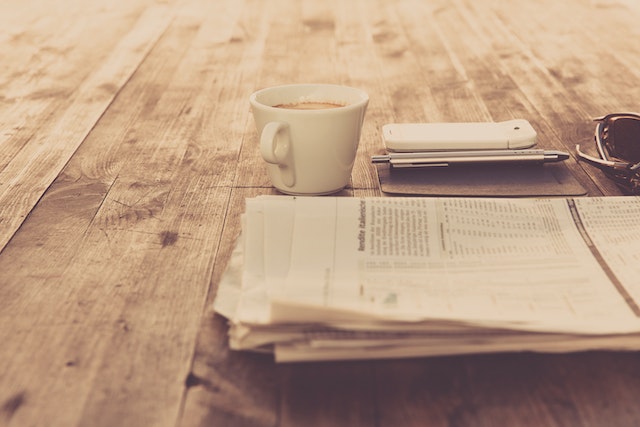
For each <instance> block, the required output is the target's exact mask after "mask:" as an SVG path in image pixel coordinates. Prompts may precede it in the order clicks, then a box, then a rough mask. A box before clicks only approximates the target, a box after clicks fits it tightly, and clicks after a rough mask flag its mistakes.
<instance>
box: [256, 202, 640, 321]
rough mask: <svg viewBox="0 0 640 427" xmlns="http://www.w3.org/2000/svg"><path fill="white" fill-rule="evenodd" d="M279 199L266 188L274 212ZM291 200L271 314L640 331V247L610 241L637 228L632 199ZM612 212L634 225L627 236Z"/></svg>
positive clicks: (278, 316)
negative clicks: (639, 255)
mask: <svg viewBox="0 0 640 427" xmlns="http://www.w3.org/2000/svg"><path fill="white" fill-rule="evenodd" d="M273 199H274V198H272V197H269V196H267V197H265V198H262V200H261V202H262V204H261V206H262V208H263V209H264V210H265V211H270V210H271V207H270V205H271V203H272V201H273ZM275 204H282V201H278V202H275ZM628 204H631V206H627V207H628V210H629V214H628V215H626V216H625V215H624V214H622V213H621V212H624V211H623V208H624V207H625V206H626V205H628ZM603 206H605V207H606V208H603ZM288 208H289V209H293V213H292V215H291V216H290V217H289V218H290V219H292V222H291V223H290V225H289V227H290V229H291V231H290V233H289V234H287V235H286V238H287V239H290V241H289V242H287V243H286V244H285V243H282V241H281V242H280V243H279V245H280V247H282V246H283V245H284V246H288V245H290V246H288V247H287V254H288V255H289V256H290V259H289V263H288V268H285V267H283V265H282V264H281V265H280V266H279V269H280V270H279V271H280V278H279V279H278V280H276V281H271V282H270V284H269V290H268V293H269V297H268V299H269V303H270V316H271V320H272V321H276V322H295V321H304V320H309V318H311V317H314V316H315V317H316V318H317V316H320V315H323V316H324V319H334V320H336V321H337V320H340V319H343V320H344V319H348V318H349V316H352V315H354V314H356V315H361V316H364V317H371V318H373V317H377V318H383V319H388V320H398V321H420V320H429V319H431V320H434V319H443V320H446V319H449V320H457V321H468V322H472V323H484V324H486V325H499V326H500V327H503V326H505V325H507V324H508V325H510V326H511V327H520V328H524V329H527V328H530V329H531V330H546V331H558V332H578V333H579V332H589V333H620V332H633V331H638V330H640V321H639V320H638V310H637V308H636V305H635V299H634V297H635V296H636V295H637V294H638V292H639V290H638V289H635V287H638V285H635V283H636V282H637V280H636V281H634V277H636V278H637V277H638V275H637V271H634V270H633V269H632V268H631V269H630V268H629V266H630V265H632V266H634V267H633V268H636V267H635V266H636V265H638V264H637V259H635V258H634V257H636V255H635V254H630V253H629V252H633V251H628V250H627V251H625V250H624V248H621V249H620V251H619V252H620V253H617V252H615V251H613V250H611V248H612V247H615V246H616V245H617V244H618V243H619V241H620V240H622V239H623V237H624V238H628V236H629V235H634V234H630V232H629V229H630V228H633V229H634V230H635V231H632V232H631V233H636V234H637V233H638V230H637V229H638V226H637V225H635V224H634V223H633V221H632V217H633V215H634V212H635V215H636V217H637V214H638V212H639V211H640V206H638V205H637V202H636V204H633V203H630V202H629V200H628V199H627V198H611V197H609V198H606V200H604V199H602V200H598V199H584V200H582V199H577V200H573V199H491V198H487V199H484V198H483V199H478V198H369V199H360V198H331V197H327V198H305V197H297V198H293V203H290V204H289V205H288ZM266 217H267V215H265V218H266ZM270 217H272V218H273V217H278V216H277V215H271V216H270ZM603 221H604V222H607V224H609V222H611V223H615V224H616V227H618V230H624V229H626V230H627V233H622V232H620V233H619V235H617V236H618V237H616V235H613V234H611V233H610V232H608V231H605V229H604V228H602V227H601V225H600V223H601V222H603ZM279 224H280V225H279V226H280V228H281V229H283V228H286V224H284V222H283V221H280V222H279ZM263 227H264V229H265V230H266V229H269V228H270V224H267V223H265V224H263ZM610 228H611V227H610ZM621 236H622V237H621ZM283 240H285V239H283ZM636 241H637V240H636ZM269 246H270V243H269V242H265V249H264V251H265V254H266V253H269V252H270V249H269ZM603 254H606V255H603ZM279 261H280V262H282V258H280V259H279ZM285 271H286V273H284V272H285Z"/></svg>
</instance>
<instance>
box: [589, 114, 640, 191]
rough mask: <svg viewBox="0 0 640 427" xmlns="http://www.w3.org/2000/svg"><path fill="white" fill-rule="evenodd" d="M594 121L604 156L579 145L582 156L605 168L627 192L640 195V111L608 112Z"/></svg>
mask: <svg viewBox="0 0 640 427" xmlns="http://www.w3.org/2000/svg"><path fill="white" fill-rule="evenodd" d="M594 121H596V122H598V125H597V126H596V134H595V140H596V147H597V149H598V153H599V154H600V158H599V159H598V158H596V157H593V156H590V155H588V154H585V153H583V152H582V151H580V145H576V151H577V153H578V159H579V160H583V161H585V162H587V163H589V164H590V165H593V166H595V167H597V168H599V169H600V170H602V171H603V172H604V173H605V175H607V177H608V178H610V179H611V180H613V181H614V182H615V183H616V184H617V185H618V187H620V189H621V190H622V191H623V192H625V193H627V194H636V195H640V114H637V113H615V114H608V115H606V116H604V117H599V118H597V119H594Z"/></svg>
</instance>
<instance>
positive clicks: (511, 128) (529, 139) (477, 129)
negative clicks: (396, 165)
mask: <svg viewBox="0 0 640 427" xmlns="http://www.w3.org/2000/svg"><path fill="white" fill-rule="evenodd" d="M536 136H537V134H536V131H535V130H534V129H533V127H532V126H531V124H530V123H529V122H528V121H526V120H522V119H516V120H508V121H504V122H470V123H391V124H386V125H384V126H382V137H383V139H384V145H385V147H386V149H387V151H397V152H415V151H450V150H493V149H497V150H498V149H499V150H507V149H523V148H529V147H533V146H534V145H535V144H536Z"/></svg>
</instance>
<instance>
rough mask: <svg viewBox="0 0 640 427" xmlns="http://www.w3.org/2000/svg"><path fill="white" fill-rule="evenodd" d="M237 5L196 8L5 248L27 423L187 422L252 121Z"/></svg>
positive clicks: (5, 353)
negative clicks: (211, 291)
mask: <svg viewBox="0 0 640 427" xmlns="http://www.w3.org/2000/svg"><path fill="white" fill-rule="evenodd" d="M236 5H237V3H235V2H232V1H229V2H227V3H224V4H222V3H217V4H213V5H210V10H209V11H208V13H202V12H203V9H202V8H200V7H197V6H199V4H198V3H197V2H194V3H192V4H191V7H190V8H186V9H183V10H181V12H180V14H179V16H177V17H176V19H175V21H174V22H173V24H172V26H171V28H170V29H169V30H168V31H167V33H166V34H165V35H164V36H163V37H162V39H161V40H160V41H159V43H158V45H157V47H156V48H155V49H154V50H152V51H151V53H150V54H149V57H148V58H147V60H146V61H145V63H144V64H143V65H142V66H141V67H140V68H139V70H138V71H137V72H136V73H135V75H134V76H133V77H132V78H131V80H130V81H129V83H128V85H127V86H126V87H125V89H123V90H122V91H121V93H120V94H119V96H118V98H117V100H116V101H115V102H114V103H113V105H112V106H111V108H110V109H109V111H108V112H107V113H106V114H105V115H104V117H103V118H102V120H101V121H100V122H99V123H98V124H97V125H96V127H95V128H94V130H93V131H92V132H91V134H90V135H89V137H88V138H87V139H86V140H85V142H84V143H83V144H82V146H81V147H80V148H79V149H78V152H77V153H76V155H75V156H74V157H73V159H72V160H71V162H70V163H69V165H68V166H67V167H66V168H65V170H64V171H63V173H62V174H61V175H60V178H59V179H58V180H57V181H56V182H55V184H54V185H53V186H52V188H51V190H50V191H49V192H48V193H47V195H46V196H45V198H44V199H43V201H42V203H40V204H39V205H38V207H37V208H36V209H35V210H34V211H33V213H32V214H31V215H30V217H29V219H28V220H27V221H26V222H25V224H24V225H23V227H22V229H21V233H20V234H19V236H18V237H15V238H14V239H13V240H12V241H11V243H10V244H9V245H7V247H6V249H5V251H4V252H3V256H2V258H0V263H1V264H2V267H1V269H2V271H6V272H7V276H4V277H7V278H8V277H10V278H11V280H7V281H3V282H4V283H3V284H2V286H1V287H0V292H1V293H2V297H0V300H1V301H2V304H3V310H1V314H0V316H2V323H6V324H8V321H9V319H11V318H13V317H18V318H19V319H21V321H19V322H13V323H12V324H13V325H14V328H15V329H14V330H13V331H11V334H10V336H3V337H2V338H3V346H2V347H1V348H0V358H1V359H2V360H3V361H5V362H6V363H5V367H6V369H7V371H6V372H5V373H4V375H3V382H4V381H6V383H8V384H12V387H11V389H3V390H2V391H1V392H0V393H1V394H0V402H5V401H12V400H11V399H14V400H15V399H16V398H17V397H20V396H22V397H21V399H20V405H19V409H17V410H16V411H15V413H14V414H13V418H12V422H14V423H16V424H17V425H20V424H23V425H24V424H31V423H33V424H37V423H39V422H43V420H49V419H56V420H58V421H59V422H60V423H61V424H65V425H74V424H91V425H150V424H154V425H173V424H174V423H175V421H176V419H177V417H178V414H179V411H180V406H181V397H182V395H183V393H184V389H185V381H186V378H187V374H188V371H189V367H190V364H191V358H192V351H193V345H194V341H195V337H196V332H197V329H198V326H199V324H200V319H201V315H202V309H203V307H204V301H205V299H206V295H207V291H208V288H209V282H210V280H211V274H212V268H213V264H212V263H213V259H214V257H215V253H216V251H217V245H218V241H219V239H220V233H221V230H222V228H223V226H224V224H225V221H226V220H225V217H226V212H227V210H226V207H227V203H228V198H229V193H230V186H231V184H232V183H233V180H234V176H235V173H236V171H235V168H234V163H233V159H234V158H236V157H237V153H238V150H239V146H240V143H239V141H240V139H238V142H237V143H235V144H231V143H230V142H229V140H230V138H229V135H230V134H232V133H233V126H231V127H229V124H230V123H233V122H235V121H239V122H240V123H242V124H244V122H246V120H247V117H246V114H247V112H246V109H245V108H244V107H240V106H239V105H238V104H237V103H236V102H235V99H236V96H237V93H236V92H235V91H229V92H226V93H224V92H225V90H226V88H227V87H228V86H234V87H236V89H237V90H241V88H240V87H238V86H235V85H234V84H233V83H229V81H233V80H235V78H236V73H235V71H234V70H233V69H226V73H225V74H223V73H220V71H221V70H222V69H223V68H222V66H221V65H220V66H216V67H211V64H218V63H219V64H229V63H230V62H229V61H230V60H232V59H233V58H232V56H231V55H232V54H233V53H234V52H237V50H232V49H227V48H226V46H227V43H226V42H225V41H223V40H228V37H231V30H232V29H233V28H234V27H233V23H232V22H228V23H226V24H225V25H220V24H221V23H222V21H223V20H224V16H227V15H225V14H224V13H220V12H221V11H222V12H225V13H226V12H227V11H233V10H234V8H235V7H236ZM212 36H214V37H212ZM218 36H221V40H220V42H219V43H218V44H216V45H214V46H213V47H212V46H211V40H212V39H214V38H215V37H218ZM224 76H226V79H227V81H226V82H224V81H223V82H220V84H217V83H218V80H217V79H222V80H224V78H223V77H224ZM202 82H207V83H205V84H204V85H203V83H202ZM241 110H242V112H243V113H242V114H244V116H243V115H242V114H238V112H239V111H241ZM124 111H126V113H124V114H123V112H124ZM211 117H217V118H219V119H220V120H221V121H217V120H216V121H211V120H210V118H211ZM240 129H242V128H240ZM225 160H226V161H225ZM52 218H54V219H55V220H57V221H56V224H55V225H54V224H52ZM58 220H59V222H58ZM34 254H36V256H35V257H34V256H33V255H34ZM40 261H43V263H42V264H40ZM114 266H117V267H118V268H113V267H114ZM61 284H63V285H64V286H60V285H61ZM2 332H3V334H5V333H8V332H9V331H6V330H4V331H2ZM96 378H99V379H100V380H99V381H96ZM42 379H47V380H46V381H44V384H43V381H42ZM52 395H54V396H62V397H61V398H59V399H56V400H52V399H51V398H50V397H51V396H52ZM142 408H143V409H144V410H141V409H142ZM38 420H39V421H38Z"/></svg>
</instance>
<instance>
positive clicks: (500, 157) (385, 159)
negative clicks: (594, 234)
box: [371, 149, 569, 168]
mask: <svg viewBox="0 0 640 427" xmlns="http://www.w3.org/2000/svg"><path fill="white" fill-rule="evenodd" d="M568 158H569V153H565V152H564V151H548V150H537V149H535V150H474V151H431V152H415V153H389V154H383V155H379V156H372V157H371V161H372V162H373V163H390V164H391V166H394V167H404V168H407V167H425V166H449V165H452V164H472V163H473V164H475V163H549V162H561V161H563V160H566V159H568Z"/></svg>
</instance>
